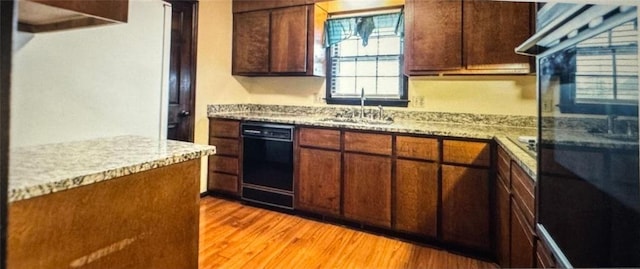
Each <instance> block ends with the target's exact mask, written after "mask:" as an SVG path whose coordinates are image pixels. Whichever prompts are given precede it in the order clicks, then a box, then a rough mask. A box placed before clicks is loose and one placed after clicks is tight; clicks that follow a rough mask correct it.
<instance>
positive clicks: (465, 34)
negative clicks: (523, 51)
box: [404, 0, 535, 75]
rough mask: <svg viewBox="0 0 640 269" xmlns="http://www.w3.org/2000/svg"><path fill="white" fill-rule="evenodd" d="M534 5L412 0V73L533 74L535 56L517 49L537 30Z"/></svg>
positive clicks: (408, 59) (408, 21)
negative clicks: (518, 52)
mask: <svg viewBox="0 0 640 269" xmlns="http://www.w3.org/2000/svg"><path fill="white" fill-rule="evenodd" d="M534 21H535V20H534V4H531V3H514V2H503V1H486V0H464V1H460V0H407V1H406V3H405V51H404V53H405V62H404V63H405V66H404V72H405V74H407V75H430V74H437V73H446V74H527V73H531V72H535V70H534V69H535V68H534V64H533V58H531V57H526V56H521V55H518V54H516V53H515V52H514V49H515V47H517V46H518V45H520V44H521V43H522V42H524V41H525V40H526V39H527V38H529V37H530V36H531V35H532V34H533V33H534V31H535V29H534V26H533V25H534Z"/></svg>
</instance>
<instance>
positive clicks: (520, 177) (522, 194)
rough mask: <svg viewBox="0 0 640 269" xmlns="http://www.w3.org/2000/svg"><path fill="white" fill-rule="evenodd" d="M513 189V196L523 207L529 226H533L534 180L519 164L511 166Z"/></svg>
mask: <svg viewBox="0 0 640 269" xmlns="http://www.w3.org/2000/svg"><path fill="white" fill-rule="evenodd" d="M511 177H512V182H511V183H512V186H511V187H512V191H513V198H514V199H515V200H516V203H518V206H520V208H521V209H522V213H523V214H524V217H525V218H526V220H527V222H528V223H529V227H531V228H533V227H535V226H534V218H533V210H534V208H535V207H534V206H535V201H534V195H533V180H531V178H530V177H529V175H527V174H526V173H525V172H524V171H523V170H522V168H520V166H518V165H515V164H514V165H512V166H511Z"/></svg>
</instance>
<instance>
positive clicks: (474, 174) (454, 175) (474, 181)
mask: <svg viewBox="0 0 640 269" xmlns="http://www.w3.org/2000/svg"><path fill="white" fill-rule="evenodd" d="M489 211H490V210H489V170H487V169H479V168H470V167H463V166H453V165H442V222H441V223H442V239H443V240H444V241H446V242H452V243H456V244H460V245H464V246H468V247H474V248H477V249H482V250H489V249H490V237H489Z"/></svg>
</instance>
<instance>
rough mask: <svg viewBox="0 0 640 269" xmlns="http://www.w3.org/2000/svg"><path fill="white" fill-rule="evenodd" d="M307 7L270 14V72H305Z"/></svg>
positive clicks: (284, 9) (278, 10)
mask: <svg viewBox="0 0 640 269" xmlns="http://www.w3.org/2000/svg"><path fill="white" fill-rule="evenodd" d="M307 12H308V7H307V6H297V7H289V8H282V9H276V10H274V11H273V12H271V72H274V73H300V72H306V71H307V27H308V26H307Z"/></svg>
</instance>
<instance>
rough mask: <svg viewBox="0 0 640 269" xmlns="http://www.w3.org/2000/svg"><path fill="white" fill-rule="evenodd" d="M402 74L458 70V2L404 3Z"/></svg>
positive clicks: (417, 0)
mask: <svg viewBox="0 0 640 269" xmlns="http://www.w3.org/2000/svg"><path fill="white" fill-rule="evenodd" d="M405 12H406V13H405V16H406V19H405V22H406V25H405V39H404V40H405V41H404V42H405V57H404V59H405V61H404V63H405V73H406V74H409V75H411V74H420V73H423V72H426V73H428V72H429V71H439V70H458V69H461V68H462V1H459V0H458V1H451V0H407V1H406V4H405Z"/></svg>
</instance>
